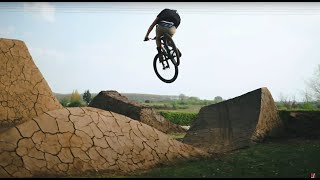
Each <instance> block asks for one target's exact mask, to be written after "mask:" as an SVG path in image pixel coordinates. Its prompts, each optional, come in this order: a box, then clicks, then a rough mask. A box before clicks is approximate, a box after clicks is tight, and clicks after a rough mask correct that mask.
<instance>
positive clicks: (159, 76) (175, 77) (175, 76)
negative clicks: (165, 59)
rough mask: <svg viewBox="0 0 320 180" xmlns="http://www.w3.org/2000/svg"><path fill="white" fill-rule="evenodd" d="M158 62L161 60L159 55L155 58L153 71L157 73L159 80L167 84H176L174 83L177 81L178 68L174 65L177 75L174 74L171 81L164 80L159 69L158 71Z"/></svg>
mask: <svg viewBox="0 0 320 180" xmlns="http://www.w3.org/2000/svg"><path fill="white" fill-rule="evenodd" d="M158 60H159V54H157V55H156V56H155V57H154V59H153V69H154V72H155V73H156V75H157V76H158V78H159V79H160V80H161V81H163V82H165V83H172V82H174V81H175V80H176V79H177V77H178V66H176V65H174V71H175V73H174V76H173V77H172V78H171V79H164V78H163V77H162V76H161V75H160V74H159V72H158V69H157V62H158ZM159 62H160V60H159ZM161 65H162V64H161Z"/></svg>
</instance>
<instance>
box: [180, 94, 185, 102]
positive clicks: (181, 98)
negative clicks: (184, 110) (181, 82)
mask: <svg viewBox="0 0 320 180" xmlns="http://www.w3.org/2000/svg"><path fill="white" fill-rule="evenodd" d="M186 98H187V96H186V95H184V94H180V95H179V99H180V100H181V101H183V100H185V99H186Z"/></svg>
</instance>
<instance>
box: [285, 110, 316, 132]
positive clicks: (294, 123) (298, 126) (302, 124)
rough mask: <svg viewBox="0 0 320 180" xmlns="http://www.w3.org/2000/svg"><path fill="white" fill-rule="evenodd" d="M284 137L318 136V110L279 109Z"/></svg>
mask: <svg viewBox="0 0 320 180" xmlns="http://www.w3.org/2000/svg"><path fill="white" fill-rule="evenodd" d="M279 113H280V117H281V119H282V121H283V123H284V126H285V130H286V131H285V132H286V137H305V138H319V137H320V131H319V129H320V111H279Z"/></svg>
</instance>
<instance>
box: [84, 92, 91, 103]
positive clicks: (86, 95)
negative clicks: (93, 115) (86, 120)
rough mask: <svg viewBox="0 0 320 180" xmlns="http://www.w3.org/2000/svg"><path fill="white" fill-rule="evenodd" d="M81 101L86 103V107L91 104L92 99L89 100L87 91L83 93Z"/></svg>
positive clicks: (89, 95)
mask: <svg viewBox="0 0 320 180" xmlns="http://www.w3.org/2000/svg"><path fill="white" fill-rule="evenodd" d="M83 100H84V101H85V102H87V105H88V104H89V103H90V102H91V100H92V99H91V93H90V91H89V89H88V90H86V91H85V92H84V93H83Z"/></svg>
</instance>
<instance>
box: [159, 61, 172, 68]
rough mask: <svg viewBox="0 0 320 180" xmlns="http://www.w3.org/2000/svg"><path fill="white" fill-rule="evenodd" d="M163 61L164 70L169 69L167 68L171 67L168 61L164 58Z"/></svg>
mask: <svg viewBox="0 0 320 180" xmlns="http://www.w3.org/2000/svg"><path fill="white" fill-rule="evenodd" d="M164 62H167V66H166V65H165V64H164ZM161 63H162V66H163V70H165V69H167V68H170V67H169V63H168V61H166V60H163V61H162V62H161Z"/></svg>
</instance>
